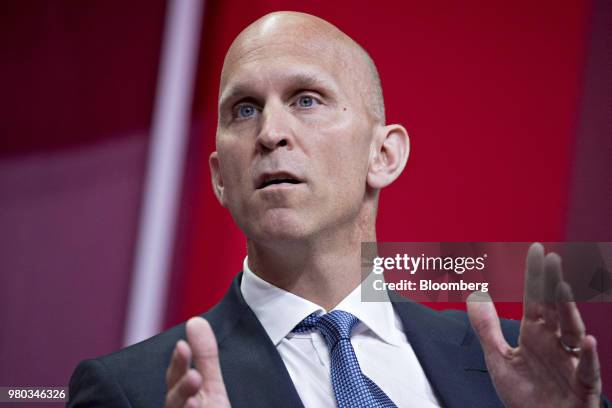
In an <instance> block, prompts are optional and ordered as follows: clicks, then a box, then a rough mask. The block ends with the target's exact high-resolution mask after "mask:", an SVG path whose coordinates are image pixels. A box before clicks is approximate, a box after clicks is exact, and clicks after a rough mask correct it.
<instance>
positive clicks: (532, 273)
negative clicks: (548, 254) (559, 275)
mask: <svg viewBox="0 0 612 408" xmlns="http://www.w3.org/2000/svg"><path fill="white" fill-rule="evenodd" d="M526 269H527V270H526V272H525V295H524V300H523V318H526V319H530V320H537V319H539V318H540V317H541V314H542V297H543V296H542V287H543V283H544V282H543V275H544V247H543V246H542V244H540V243H538V242H534V243H533V244H532V245H531V246H530V247H529V251H527V261H526Z"/></svg>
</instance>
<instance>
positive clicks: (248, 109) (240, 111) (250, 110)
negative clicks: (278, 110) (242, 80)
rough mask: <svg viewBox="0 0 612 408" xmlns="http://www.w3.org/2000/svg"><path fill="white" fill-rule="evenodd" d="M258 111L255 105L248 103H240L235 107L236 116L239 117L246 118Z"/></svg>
mask: <svg viewBox="0 0 612 408" xmlns="http://www.w3.org/2000/svg"><path fill="white" fill-rule="evenodd" d="M256 113H257V109H256V108H255V106H253V105H251V104H247V103H243V104H240V105H238V106H236V108H235V109H234V117H235V118H238V119H245V118H250V117H251V116H254V115H255V114H256Z"/></svg>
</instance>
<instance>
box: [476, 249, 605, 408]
mask: <svg viewBox="0 0 612 408" xmlns="http://www.w3.org/2000/svg"><path fill="white" fill-rule="evenodd" d="M525 281H526V283H525V303H524V315H523V319H522V321H521V330H520V336H519V343H518V347H515V348H513V347H510V346H509V345H508V344H507V343H506V341H505V340H504V338H503V335H502V333H501V330H500V325H499V319H498V318H497V314H496V312H495V307H494V306H493V304H492V303H491V302H490V301H485V302H482V301H474V300H477V298H478V297H472V298H471V299H472V301H469V302H468V312H469V315H470V320H471V322H472V325H473V326H474V329H475V331H476V333H477V334H478V337H479V339H480V342H481V344H482V348H483V350H484V353H485V359H486V363H487V367H488V369H489V372H490V374H491V379H492V381H493V384H494V385H495V389H496V391H497V394H498V396H499V397H500V399H501V400H502V401H503V403H504V404H505V405H506V406H507V407H597V406H599V401H600V393H601V380H600V379H599V363H598V361H597V352H596V345H595V339H594V338H593V337H592V336H585V335H584V325H583V324H582V320H581V318H580V314H579V312H578V309H577V308H576V305H575V304H574V303H573V302H572V301H571V299H570V298H571V292H570V291H569V286H567V285H566V284H564V283H561V282H562V278H561V269H560V260H559V257H558V256H556V255H550V254H549V256H547V257H546V259H544V255H543V249H542V247H541V246H540V245H533V246H532V247H531V248H530V251H529V254H528V260H527V275H526V279H525ZM479 297H480V298H481V296H479ZM553 299H556V301H553ZM481 300H482V298H481ZM489 300H490V299H489ZM560 339H562V340H563V342H564V343H565V344H570V345H580V347H581V349H582V351H581V352H580V353H579V355H575V354H574V353H570V352H568V351H566V350H565V349H564V348H563V346H562V345H561V342H560Z"/></svg>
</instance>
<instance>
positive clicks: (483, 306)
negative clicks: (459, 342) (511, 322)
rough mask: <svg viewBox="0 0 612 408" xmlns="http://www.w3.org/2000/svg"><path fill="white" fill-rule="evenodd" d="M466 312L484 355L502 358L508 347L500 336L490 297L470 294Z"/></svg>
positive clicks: (475, 293) (481, 293)
mask: <svg viewBox="0 0 612 408" xmlns="http://www.w3.org/2000/svg"><path fill="white" fill-rule="evenodd" d="M467 310H468V317H469V318H470V323H471V324H472V327H473V328H474V331H475V332H476V335H477V336H478V339H479V340H480V344H481V345H482V349H483V351H484V353H485V355H486V356H489V358H497V357H501V356H504V355H505V354H506V353H507V351H508V350H509V349H510V346H509V345H508V343H506V340H505V339H504V335H503V334H502V331H501V326H500V323H499V317H498V316H497V311H496V310H495V305H494V304H493V301H492V300H491V297H490V296H489V295H488V294H485V293H483V292H472V294H471V295H470V296H468V298H467Z"/></svg>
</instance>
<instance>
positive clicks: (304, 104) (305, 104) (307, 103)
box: [297, 95, 316, 108]
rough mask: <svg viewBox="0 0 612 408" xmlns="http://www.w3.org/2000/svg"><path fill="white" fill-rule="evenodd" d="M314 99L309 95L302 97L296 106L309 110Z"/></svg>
mask: <svg viewBox="0 0 612 408" xmlns="http://www.w3.org/2000/svg"><path fill="white" fill-rule="evenodd" d="M315 103H316V101H315V98H313V97H312V96H309V95H302V96H300V97H299V98H298V100H297V105H298V106H299V107H300V108H311V107H313V106H314V105H315Z"/></svg>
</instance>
